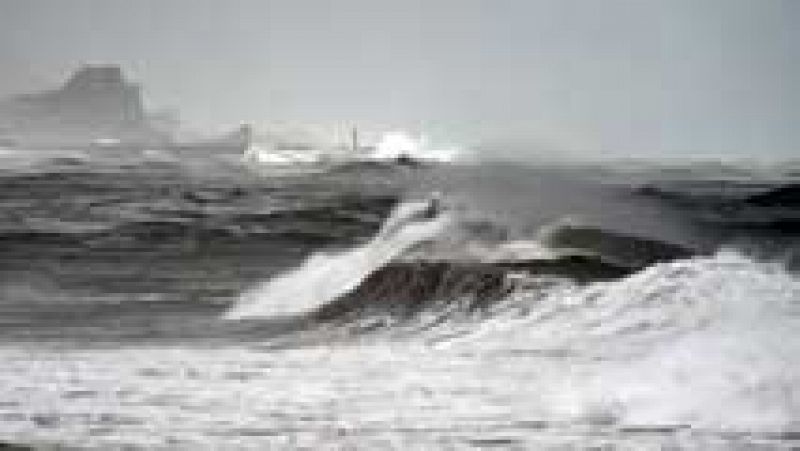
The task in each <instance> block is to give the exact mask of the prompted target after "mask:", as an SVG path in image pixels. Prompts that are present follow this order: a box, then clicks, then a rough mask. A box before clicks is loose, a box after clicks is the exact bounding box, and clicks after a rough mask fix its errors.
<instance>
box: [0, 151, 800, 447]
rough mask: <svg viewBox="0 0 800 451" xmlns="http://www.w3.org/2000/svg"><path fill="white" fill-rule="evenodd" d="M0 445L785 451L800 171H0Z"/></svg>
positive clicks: (581, 167) (49, 161) (481, 167)
mask: <svg viewBox="0 0 800 451" xmlns="http://www.w3.org/2000/svg"><path fill="white" fill-rule="evenodd" d="M0 167H2V169H0V242H2V248H1V249H2V254H0V257H1V258H0V362H1V363H2V364H0V442H3V443H5V444H6V446H8V447H12V446H19V447H20V449H26V447H30V448H32V449H187V450H196V449H342V448H344V449H464V448H504V449H552V448H557V449H573V448H581V449H583V448H589V447H594V448H597V449H612V448H613V449H616V448H619V449H663V448H669V449H704V450H705V449H754V448H755V449H787V448H792V447H797V446H800V357H798V356H800V335H798V333H797V331H798V330H800V329H798V327H800V278H799V277H798V269H800V239H798V238H799V237H800V235H799V234H800V227H799V226H800V184H798V182H799V181H800V164H799V163H798V162H794V163H791V162H788V163H783V164H748V165H744V164H739V165H735V164H722V163H702V164H701V163H695V164H688V163H680V162H672V163H669V164H667V163H659V164H656V163H645V162H632V161H631V162H617V163H614V164H611V163H606V164H601V163H595V164H589V163H585V164H578V163H570V164H566V163H562V164H556V163H547V164H545V163H538V164H537V163H528V164H510V163H488V162H484V163H477V162H472V163H466V162H464V163H456V162H451V163H424V164H416V163H413V162H404V163H403V164H396V163H392V162H385V161H369V162H364V161H361V162H350V163H338V164H333V163H330V162H327V163H323V162H313V161H309V162H297V163H294V164H274V165H269V164H255V163H248V162H242V161H238V160H237V159H224V158H220V159H202V158H198V159H191V158H190V159H184V160H176V159H172V158H169V156H168V155H163V154H159V153H156V152H149V153H145V154H142V155H139V154H135V155H134V154H130V155H103V154H96V153H86V152H83V153H82V152H58V151H52V152H45V151H40V152H32V151H28V152H24V151H14V150H6V151H4V152H3V153H2V154H0Z"/></svg>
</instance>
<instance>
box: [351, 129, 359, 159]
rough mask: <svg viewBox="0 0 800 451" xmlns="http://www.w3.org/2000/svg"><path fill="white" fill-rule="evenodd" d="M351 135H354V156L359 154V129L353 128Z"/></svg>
mask: <svg viewBox="0 0 800 451" xmlns="http://www.w3.org/2000/svg"><path fill="white" fill-rule="evenodd" d="M351 133H352V136H351V138H352V146H353V148H352V150H353V154H354V155H355V154H357V153H358V127H356V126H353V130H352V132H351Z"/></svg>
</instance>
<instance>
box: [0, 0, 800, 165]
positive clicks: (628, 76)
mask: <svg viewBox="0 0 800 451" xmlns="http://www.w3.org/2000/svg"><path fill="white" fill-rule="evenodd" d="M81 63H119V64H121V65H123V66H124V67H125V68H126V70H127V72H128V73H129V74H130V76H131V77H132V78H134V79H135V80H137V81H139V82H141V83H143V85H144V87H145V90H146V95H147V98H148V100H149V102H150V103H151V104H154V105H157V106H170V105H171V106H175V107H178V108H180V110H181V113H182V117H183V118H184V119H185V120H186V121H187V122H190V123H192V124H194V125H195V126H204V127H217V126H220V125H224V124H235V123H238V122H240V121H252V122H256V123H260V122H268V121H293V122H322V123H325V122H334V121H348V122H349V121H358V122H363V123H368V124H391V125H392V126H395V127H406V128H409V129H411V130H418V129H421V130H427V131H429V132H431V133H433V134H434V135H436V136H439V137H445V138H449V139H451V140H453V141H463V142H469V143H474V142H483V143H488V147H494V148H500V147H505V148H508V149H512V148H513V149H515V150H514V151H515V152H518V154H519V155H525V154H526V152H531V153H534V152H542V151H544V152H573V153H577V154H579V155H583V154H585V155H591V156H596V155H608V154H613V155H636V156H639V155H642V156H644V155H661V156H688V155H737V156H738V155H743V156H747V155H754V156H781V155H782V156H793V155H800V126H799V125H800V121H799V119H800V1H792V0H747V1H744V0H671V1H666V0H665V1H648V0H604V1H601V0H408V1H400V0H274V1H271V0H252V1H250V0H238V1H233V0H225V1H223V0H168V1H167V0H136V1H134V0H69V1H67V0H0V64H2V71H0V74H2V75H0V77H2V78H0V94H9V93H12V92H18V91H25V90H31V89H36V88H41V87H46V86H51V85H53V84H59V83H61V82H62V80H63V79H64V78H65V77H66V76H67V75H68V74H69V73H70V72H71V71H72V70H73V69H75V68H76V67H77V66H78V65H80V64H81ZM501 143H502V144H501Z"/></svg>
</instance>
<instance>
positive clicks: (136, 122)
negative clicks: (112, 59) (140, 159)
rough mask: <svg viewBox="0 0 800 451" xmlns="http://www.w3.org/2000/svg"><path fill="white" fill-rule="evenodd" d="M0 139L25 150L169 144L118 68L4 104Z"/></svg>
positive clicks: (80, 75)
mask: <svg viewBox="0 0 800 451" xmlns="http://www.w3.org/2000/svg"><path fill="white" fill-rule="evenodd" d="M0 138H2V139H3V140H4V141H12V142H17V143H19V144H20V145H23V146H25V145H37V144H38V145H54V146H59V145H86V144H91V143H93V142H96V141H99V140H109V139H111V140H119V141H120V142H123V143H134V144H144V145H148V144H157V143H161V142H164V141H167V140H169V137H168V136H167V133H165V132H163V131H159V130H157V126H156V125H155V123H154V121H152V120H151V118H150V117H149V116H148V114H147V112H146V111H145V109H144V106H143V102H142V95H141V88H140V87H139V85H137V84H134V83H130V82H128V81H127V80H126V79H125V76H124V75H123V73H122V69H120V68H119V67H117V66H84V67H82V68H80V69H79V70H77V71H76V72H75V73H74V74H73V75H72V77H71V78H70V79H69V80H67V82H66V83H65V84H64V85H63V86H61V87H60V88H57V89H53V90H48V91H44V92H37V93H31V94H22V95H18V96H15V97H11V98H9V99H6V100H4V101H2V102H0Z"/></svg>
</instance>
